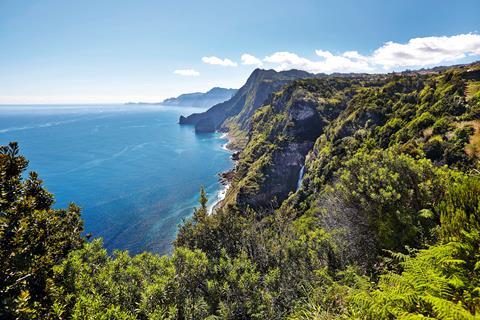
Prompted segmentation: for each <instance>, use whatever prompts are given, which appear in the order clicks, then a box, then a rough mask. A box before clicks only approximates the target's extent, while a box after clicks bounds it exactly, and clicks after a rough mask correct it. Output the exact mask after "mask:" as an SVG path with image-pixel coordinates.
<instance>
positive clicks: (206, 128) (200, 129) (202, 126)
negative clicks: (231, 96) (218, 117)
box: [195, 118, 215, 133]
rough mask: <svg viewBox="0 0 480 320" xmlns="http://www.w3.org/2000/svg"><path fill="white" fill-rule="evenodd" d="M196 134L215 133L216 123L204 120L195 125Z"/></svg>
mask: <svg viewBox="0 0 480 320" xmlns="http://www.w3.org/2000/svg"><path fill="white" fill-rule="evenodd" d="M195 132H196V133H208V132H215V123H214V122H213V121H212V120H211V119H210V118H206V119H202V120H200V121H198V122H197V124H196V125H195Z"/></svg>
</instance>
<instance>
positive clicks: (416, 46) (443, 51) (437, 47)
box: [373, 33, 480, 69]
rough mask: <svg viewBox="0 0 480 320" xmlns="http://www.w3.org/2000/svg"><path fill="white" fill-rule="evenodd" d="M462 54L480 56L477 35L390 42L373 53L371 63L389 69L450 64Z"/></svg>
mask: <svg viewBox="0 0 480 320" xmlns="http://www.w3.org/2000/svg"><path fill="white" fill-rule="evenodd" d="M466 55H480V35H478V34H472V33H468V34H460V35H456V36H451V37H445V36H444V37H425V38H414V39H411V40H409V41H408V42H407V43H405V44H401V43H395V42H392V41H390V42H387V43H385V44H384V45H383V46H382V47H380V48H378V49H377V50H375V52H374V54H373V62H374V63H375V64H379V65H381V66H383V67H384V68H385V69H390V68H394V67H410V66H426V65H433V64H439V63H442V62H450V61H455V60H459V59H462V58H464V57H465V56H466Z"/></svg>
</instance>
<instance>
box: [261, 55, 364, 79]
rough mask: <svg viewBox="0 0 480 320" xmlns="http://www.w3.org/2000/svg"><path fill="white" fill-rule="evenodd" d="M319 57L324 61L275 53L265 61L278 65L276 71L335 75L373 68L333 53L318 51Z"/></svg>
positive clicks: (362, 62) (360, 60) (359, 60)
mask: <svg viewBox="0 0 480 320" xmlns="http://www.w3.org/2000/svg"><path fill="white" fill-rule="evenodd" d="M315 53H316V54H317V56H319V57H321V58H323V59H322V60H315V61H313V60H310V59H307V58H304V57H300V56H299V55H297V54H295V53H291V52H285V51H284V52H275V53H274V54H272V55H270V56H267V57H265V59H264V61H265V62H268V63H273V64H277V66H276V67H275V69H277V70H288V69H301V70H305V71H309V72H314V73H322V72H323V73H333V72H370V71H372V70H373V69H372V67H371V66H370V65H369V64H368V62H367V61H365V60H363V59H357V58H349V57H345V56H336V55H333V54H332V53H331V52H328V51H323V50H316V51H315Z"/></svg>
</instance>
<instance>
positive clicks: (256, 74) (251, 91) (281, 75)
mask: <svg viewBox="0 0 480 320" xmlns="http://www.w3.org/2000/svg"><path fill="white" fill-rule="evenodd" d="M308 77H314V75H313V74H310V73H308V72H305V71H299V70H289V71H282V72H276V71H274V70H261V69H256V70H255V71H253V73H252V74H251V75H250V77H249V78H248V80H247V82H246V83H245V85H244V86H242V87H241V88H240V89H239V90H238V91H237V93H236V94H235V95H234V96H233V97H232V98H231V99H230V100H228V101H225V102H222V103H219V104H217V105H214V106H213V107H211V108H210V109H208V110H207V111H205V112H202V113H194V114H192V115H190V116H188V117H183V116H182V117H181V119H180V121H179V123H180V124H183V125H197V123H199V121H201V120H204V119H207V118H208V119H210V121H212V122H213V124H214V126H215V129H216V130H218V129H222V128H223V129H227V127H228V125H229V124H230V125H231V124H235V125H238V126H240V128H241V129H247V128H248V127H249V124H250V120H251V116H252V115H253V113H254V112H255V110H257V109H258V108H259V107H260V106H261V105H262V104H263V102H264V101H265V100H266V99H267V98H268V96H269V95H270V94H272V93H273V92H275V91H277V90H279V89H280V88H281V87H282V86H284V85H285V84H287V83H289V82H291V81H293V80H295V79H300V78H308Z"/></svg>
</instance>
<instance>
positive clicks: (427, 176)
mask: <svg viewBox="0 0 480 320" xmlns="http://www.w3.org/2000/svg"><path fill="white" fill-rule="evenodd" d="M268 72H269V71H266V73H268ZM260 73H261V72H256V73H254V75H252V76H253V77H255V74H256V76H258V77H260V76H261V74H260ZM298 74H299V72H293V74H292V77H293V78H297V75H298ZM285 76H286V77H287V76H288V75H287V74H285ZM469 77H470V76H469V75H468V72H466V70H465V68H464V67H454V68H450V69H448V70H447V71H444V72H440V73H431V74H422V75H420V74H417V73H406V74H400V75H399V74H392V75H368V76H366V75H358V76H357V75H355V76H351V75H349V76H338V77H337V76H328V77H320V78H318V79H303V80H297V81H294V82H293V83H290V85H287V86H285V87H282V88H281V90H280V91H278V92H277V93H275V94H273V95H271V96H270V97H268V99H267V97H266V95H265V92H268V91H269V90H270V91H272V90H273V88H274V87H275V88H277V89H278V88H280V87H281V85H280V83H279V82H275V83H273V82H272V81H270V82H269V80H268V79H266V78H262V79H263V80H262V79H260V80H259V83H260V82H261V84H260V85H254V86H252V88H253V89H252V90H253V91H255V90H257V89H258V90H260V89H261V92H253V91H251V92H250V93H248V94H245V95H243V98H242V99H244V100H242V99H240V100H238V101H236V102H235V106H234V107H235V108H237V107H238V106H243V105H246V106H249V107H248V108H246V109H245V110H239V109H238V110H237V109H235V110H232V111H235V112H232V114H233V115H234V116H232V117H230V118H229V119H228V121H227V123H224V125H226V126H228V127H230V128H232V129H234V130H236V131H238V132H236V133H235V135H237V136H239V137H241V138H242V139H241V143H240V142H238V143H240V144H241V145H242V146H244V149H243V150H242V152H241V155H240V161H239V163H238V166H237V168H236V173H235V177H234V179H233V182H232V186H231V188H230V189H229V192H228V194H227V197H226V200H225V202H224V203H223V206H222V207H220V208H218V210H216V211H215V213H214V214H208V210H207V197H206V194H205V190H204V189H203V188H201V191H200V199H199V207H198V208H196V209H195V210H194V212H193V215H192V217H191V218H189V219H187V220H185V221H184V222H183V223H182V224H181V225H180V226H179V230H178V234H177V238H176V240H175V242H174V248H173V252H172V254H171V255H170V256H158V255H156V254H152V253H142V254H139V255H135V256H130V255H129V254H128V252H123V251H114V252H113V253H108V252H107V251H106V250H105V249H104V248H103V245H102V241H101V240H100V239H94V240H93V241H91V242H89V243H84V241H83V239H82V238H81V236H80V234H81V232H82V222H81V219H80V211H79V208H78V207H76V206H75V205H73V204H72V205H71V206H70V207H69V208H67V209H52V208H51V206H52V204H53V201H54V200H53V196H52V195H51V194H50V193H48V191H47V190H45V188H44V187H43V186H42V182H41V180H40V179H39V178H38V176H37V175H36V174H35V173H30V175H29V177H28V178H25V179H24V178H22V174H23V172H24V171H25V170H26V168H27V161H26V160H25V159H24V158H23V157H21V156H20V155H19V150H18V146H17V145H16V144H14V143H12V144H10V145H9V146H6V147H2V148H1V149H0V195H1V197H0V267H1V273H0V298H1V299H0V318H6V319H9V318H17V319H34V318H39V319H395V318H404V319H407V318H408V319H417V318H418V319H420V318H430V319H433V318H437V319H473V318H478V316H479V312H480V311H479V309H480V289H479V288H480V274H479V269H480V263H479V260H480V251H479V248H480V220H479V216H480V179H479V178H478V177H472V176H471V174H472V173H475V172H477V171H476V170H477V169H478V168H479V167H478V159H477V158H476V157H475V153H472V152H470V153H469V154H468V155H467V154H466V150H467V151H468V148H466V146H468V145H469V144H470V145H472V144H473V143H474V142H475V141H476V140H475V141H473V142H472V139H476V135H477V132H476V131H475V130H477V129H476V128H477V127H476V126H477V120H478V117H479V115H480V114H479V112H478V110H479V104H478V103H479V101H480V97H479V96H478V92H477V90H476V88H477V87H476V84H475V85H472V83H471V78H469ZM288 78H289V79H290V76H288ZM252 79H253V78H252ZM253 80H255V79H253ZM290 80H291V79H290ZM254 82H255V81H254ZM257 84H258V83H257ZM255 88H256V89H255ZM257 98H258V99H260V98H262V99H263V100H262V101H265V103H264V105H263V106H262V107H260V105H261V102H262V101H257ZM265 99H267V100H265ZM256 109H258V110H257V111H256V112H255V113H253V112H254V110H256ZM247 128H248V129H249V130H248V132H247ZM302 165H305V175H304V176H303V182H302V186H301V188H300V189H299V190H298V191H296V189H295V188H296V184H297V180H298V172H299V169H300V167H301V166H302Z"/></svg>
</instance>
